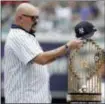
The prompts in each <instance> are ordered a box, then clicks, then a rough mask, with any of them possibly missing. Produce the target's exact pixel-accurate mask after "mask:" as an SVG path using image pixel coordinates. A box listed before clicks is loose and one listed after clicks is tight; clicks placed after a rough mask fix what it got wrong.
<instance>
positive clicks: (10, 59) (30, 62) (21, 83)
mask: <svg viewBox="0 0 105 104" xmlns="http://www.w3.org/2000/svg"><path fill="white" fill-rule="evenodd" d="M38 17H39V10H38V8H36V7H34V6H33V5H31V4H29V3H22V4H20V5H19V6H18V7H17V9H16V14H15V18H14V24H12V26H11V29H10V31H9V34H8V37H7V40H6V44H5V55H4V59H5V68H4V75H5V80H4V88H5V92H4V93H5V101H6V103H51V94H50V89H49V73H48V69H47V64H48V63H50V62H52V61H54V60H56V59H57V58H58V57H59V56H63V55H66V54H67V53H68V52H69V51H70V50H73V49H77V48H80V47H81V46H82V41H81V40H73V41H72V42H70V41H69V42H68V43H67V44H65V45H63V46H61V47H59V48H57V49H54V50H51V51H46V52H44V51H43V50H42V48H41V47H40V45H39V43H38V41H37V40H36V37H35V35H34V33H35V31H36V24H37V22H38ZM49 70H50V69H49Z"/></svg>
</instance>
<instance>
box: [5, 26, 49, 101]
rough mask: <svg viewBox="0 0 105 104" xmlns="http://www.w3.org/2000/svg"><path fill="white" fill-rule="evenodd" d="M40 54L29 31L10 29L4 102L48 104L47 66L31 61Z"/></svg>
mask: <svg viewBox="0 0 105 104" xmlns="http://www.w3.org/2000/svg"><path fill="white" fill-rule="evenodd" d="M41 52H43V50H42V49H41V47H40V45H39V43H38V41H37V40H36V38H35V37H34V36H32V35H31V34H29V33H28V32H26V31H24V30H22V29H19V28H14V29H10V32H9V34H8V37H7V40H6V44H5V55H4V59H5V67H4V88H5V89H4V94H5V99H6V103H50V102H51V95H50V90H49V73H48V70H47V66H46V65H44V66H42V65H39V64H36V63H34V64H32V63H30V61H31V60H32V59H33V58H35V57H36V56H37V55H38V54H40V53H41Z"/></svg>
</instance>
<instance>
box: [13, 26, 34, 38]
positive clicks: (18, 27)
mask: <svg viewBox="0 0 105 104" xmlns="http://www.w3.org/2000/svg"><path fill="white" fill-rule="evenodd" d="M11 28H13V29H14V28H15V29H16V28H17V29H21V30H24V31H25V32H27V33H29V34H31V35H32V36H34V37H35V34H32V33H30V32H28V31H27V30H25V29H24V28H22V27H20V26H18V25H16V24H12V25H11Z"/></svg>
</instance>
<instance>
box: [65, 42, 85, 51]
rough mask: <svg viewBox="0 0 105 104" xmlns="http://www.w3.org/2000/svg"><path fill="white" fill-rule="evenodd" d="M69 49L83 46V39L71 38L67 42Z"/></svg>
mask: <svg viewBox="0 0 105 104" xmlns="http://www.w3.org/2000/svg"><path fill="white" fill-rule="evenodd" d="M67 45H68V47H69V49H70V50H72V49H79V48H80V47H82V46H83V40H73V41H70V42H68V43H67Z"/></svg>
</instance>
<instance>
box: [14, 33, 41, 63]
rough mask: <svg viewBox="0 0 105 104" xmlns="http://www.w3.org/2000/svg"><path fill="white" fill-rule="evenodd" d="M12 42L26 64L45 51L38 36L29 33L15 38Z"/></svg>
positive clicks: (15, 51)
mask: <svg viewBox="0 0 105 104" xmlns="http://www.w3.org/2000/svg"><path fill="white" fill-rule="evenodd" d="M12 42H13V43H12V49H13V51H14V54H15V55H16V56H17V57H18V59H19V60H20V61H21V62H23V63H24V64H27V63H29V62H30V61H31V60H32V59H33V58H35V57H36V56H37V55H39V54H40V53H42V52H43V51H42V49H41V47H40V45H39V43H38V41H37V40H36V38H34V37H33V36H29V35H28V34H22V35H21V36H20V35H19V36H17V37H15V38H13V39H12Z"/></svg>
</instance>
